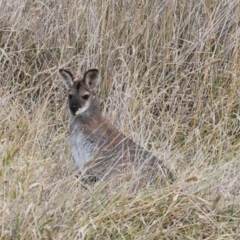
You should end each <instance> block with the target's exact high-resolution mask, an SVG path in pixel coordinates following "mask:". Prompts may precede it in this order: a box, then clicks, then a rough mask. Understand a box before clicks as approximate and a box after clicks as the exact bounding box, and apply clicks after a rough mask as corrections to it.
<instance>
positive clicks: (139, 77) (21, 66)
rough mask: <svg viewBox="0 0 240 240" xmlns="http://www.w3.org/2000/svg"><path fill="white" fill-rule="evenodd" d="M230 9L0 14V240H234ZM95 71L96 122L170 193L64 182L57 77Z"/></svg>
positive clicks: (64, 122)
mask: <svg viewBox="0 0 240 240" xmlns="http://www.w3.org/2000/svg"><path fill="white" fill-rule="evenodd" d="M239 11H240V6H239V1H237V0H225V1H215V0H203V1H188V0H179V1H174V0H171V1H167V0H163V1H158V0H157V1H147V0H142V1H128V0H126V1H123V0H120V1H113V0H101V1H79V0H71V1H65V0H59V1H55V0H48V1H27V0H18V1H16V0H9V1H1V2H0V104H1V108H0V159H1V161H0V164H1V168H0V182H1V190H0V227H1V228H0V231H1V232H0V236H1V237H0V238H1V239H156V240H157V239H238V238H239V237H240V232H239V231H240V230H239V229H240V228H239V223H240V220H239V219H240V205H239V202H240V193H239V192H240V160H239V158H240V150H239V147H240V141H239V137H240V113H239V102H240V92H239V87H240V80H239V79H240V77H239V70H240V67H239V66H240V54H239V52H240V48H239V36H240V30H239V29H240V28H239V26H240V19H239V16H240V15H239ZM61 67H64V68H69V69H71V70H73V71H74V72H75V71H77V72H78V74H80V75H81V74H82V73H83V72H84V71H85V70H87V69H89V68H98V69H99V70H100V72H101V82H100V92H99V94H100V97H101V99H102V109H103V112H104V114H105V115H106V116H107V117H108V118H109V119H111V121H112V122H113V123H114V124H116V125H117V126H118V128H119V129H120V130H121V131H123V132H124V133H125V134H126V135H127V136H131V137H132V138H133V140H134V141H135V142H137V143H139V144H140V145H142V146H143V147H145V148H146V149H148V150H151V151H152V152H153V153H154V154H155V155H156V156H158V157H159V158H161V159H164V161H165V162H166V163H167V164H168V166H169V167H170V168H171V169H172V170H173V171H174V172H175V173H176V175H177V180H176V181H175V182H174V183H173V184H172V185H170V186H165V187H162V188H159V186H158V187H155V188H154V187H149V188H147V189H145V190H141V191H138V190H136V191H130V190H129V187H128V182H127V181H126V183H123V184H122V185H121V186H118V187H115V188H106V186H104V185H102V184H96V185H95V186H93V187H89V188H88V189H85V188H82V186H81V184H80V183H79V180H78V179H75V177H74V176H75V172H74V167H75V164H74V161H73V160H72V159H71V156H70V152H69V148H68V145H67V134H68V133H67V131H68V117H67V114H66V106H65V103H66V91H65V90H64V87H63V86H62V85H61V84H60V83H59V81H58V79H57V78H58V76H57V72H58V69H59V68H61Z"/></svg>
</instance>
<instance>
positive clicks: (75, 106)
mask: <svg viewBox="0 0 240 240" xmlns="http://www.w3.org/2000/svg"><path fill="white" fill-rule="evenodd" d="M78 109H79V105H78V104H76V103H72V104H71V105H70V111H71V113H72V114H73V115H75V113H76V112H77V110H78Z"/></svg>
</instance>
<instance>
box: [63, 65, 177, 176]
mask: <svg viewBox="0 0 240 240" xmlns="http://www.w3.org/2000/svg"><path fill="white" fill-rule="evenodd" d="M59 73H60V77H61V79H62V80H63V81H64V83H65V85H66V87H67V89H68V110H69V115H70V133H69V134H70V139H69V142H70V147H71V149H72V155H73V157H74V159H75V161H76V164H77V166H78V167H79V168H80V169H81V170H83V169H87V170H86V171H85V174H86V175H87V176H88V178H87V179H88V181H89V179H91V180H90V181H93V179H94V181H96V180H101V179H109V178H112V177H116V176H117V175H118V174H122V173H130V174H132V176H133V175H135V173H138V176H139V177H142V176H143V175H144V179H145V180H148V179H149V181H152V180H154V179H159V178H160V179H163V178H164V177H166V176H167V177H168V178H169V179H170V180H171V181H172V180H173V175H172V173H171V172H170V171H169V170H168V169H167V168H166V167H165V165H164V164H163V162H162V161H161V160H159V159H158V158H157V157H155V156H152V155H151V154H150V153H149V152H148V151H146V150H144V149H143V148H142V147H140V146H139V145H137V144H136V143H134V142H133V141H132V140H131V139H129V138H127V137H126V136H125V135H124V134H123V133H121V132H119V131H118V130H117V129H116V128H115V127H114V126H112V125H111V124H110V122H109V121H108V120H107V119H106V118H105V117H103V115H102V113H101V109H100V102H99V98H98V96H97V94H96V87H97V84H98V75H99V72H98V70H97V69H90V70H88V71H87V72H85V74H84V76H83V78H82V79H74V77H73V74H72V73H71V72H70V71H69V70H65V69H60V70H59Z"/></svg>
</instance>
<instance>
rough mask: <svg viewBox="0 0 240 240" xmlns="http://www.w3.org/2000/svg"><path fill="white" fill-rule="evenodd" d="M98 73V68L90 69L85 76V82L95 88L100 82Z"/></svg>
mask: <svg viewBox="0 0 240 240" xmlns="http://www.w3.org/2000/svg"><path fill="white" fill-rule="evenodd" d="M98 73H99V71H98V70H97V69H90V70H88V71H87V72H86V73H85V74H84V77H83V82H84V83H85V84H86V85H87V86H88V87H89V88H95V87H96V86H97V83H98Z"/></svg>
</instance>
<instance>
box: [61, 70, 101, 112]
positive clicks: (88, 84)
mask: <svg viewBox="0 0 240 240" xmlns="http://www.w3.org/2000/svg"><path fill="white" fill-rule="evenodd" d="M59 73H60V76H61V78H62V80H63V81H64V83H65V85H66V87H67V89H68V106H69V110H70V113H71V114H72V115H73V116H78V115H84V116H89V115H92V114H94V113H98V112H99V111H100V106H99V99H98V97H97V95H96V86H97V82H98V70H97V69H90V70H88V71H87V72H85V74H84V76H83V79H76V80H75V79H74V77H73V74H72V73H71V72H70V71H68V70H66V69H60V70H59Z"/></svg>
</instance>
